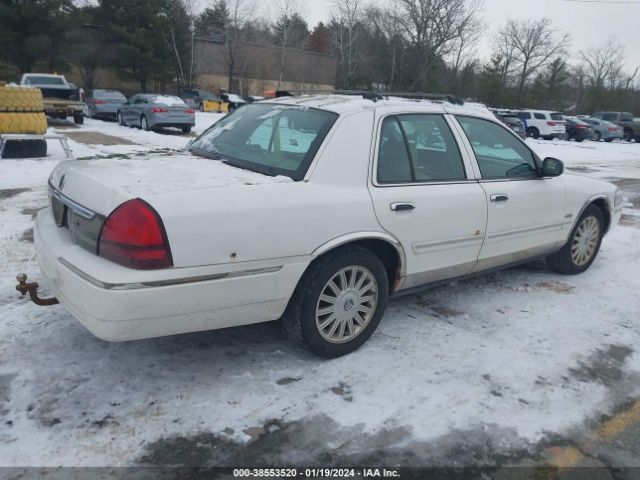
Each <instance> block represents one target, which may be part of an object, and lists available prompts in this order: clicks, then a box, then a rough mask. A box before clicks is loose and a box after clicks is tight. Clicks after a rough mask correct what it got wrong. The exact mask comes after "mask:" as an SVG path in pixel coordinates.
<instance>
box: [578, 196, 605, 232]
mask: <svg viewBox="0 0 640 480" xmlns="http://www.w3.org/2000/svg"><path fill="white" fill-rule="evenodd" d="M591 205H595V206H596V207H598V208H599V209H600V210H601V211H602V216H603V217H604V233H607V232H608V231H609V228H610V227H611V205H610V203H609V198H608V197H607V196H606V195H604V194H600V195H594V196H593V197H591V198H589V199H588V200H587V201H586V202H585V204H584V205H583V206H582V208H581V209H580V212H579V213H578V215H577V216H576V219H575V222H574V225H573V226H572V227H571V231H573V228H574V227H575V225H576V224H577V223H578V220H579V219H580V217H581V216H582V214H583V213H584V211H585V210H586V209H587V208H589V207H590V206H591Z"/></svg>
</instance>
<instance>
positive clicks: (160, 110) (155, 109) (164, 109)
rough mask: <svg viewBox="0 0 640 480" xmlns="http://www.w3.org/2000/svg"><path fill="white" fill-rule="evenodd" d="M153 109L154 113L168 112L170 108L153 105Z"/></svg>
mask: <svg viewBox="0 0 640 480" xmlns="http://www.w3.org/2000/svg"><path fill="white" fill-rule="evenodd" d="M151 111H152V112H153V113H167V112H168V111H169V110H168V109H166V108H160V107H153V108H152V109H151Z"/></svg>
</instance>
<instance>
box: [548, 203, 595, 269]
mask: <svg viewBox="0 0 640 480" xmlns="http://www.w3.org/2000/svg"><path fill="white" fill-rule="evenodd" d="M603 234H604V217H603V215H602V210H600V209H599V208H598V207H597V206H595V205H590V206H589V207H587V209H586V210H585V211H584V213H583V214H582V215H581V216H580V218H579V219H578V222H577V223H576V226H575V227H574V228H573V231H572V232H571V235H570V236H569V240H568V241H567V243H566V244H565V246H564V247H562V249H561V250H560V251H558V252H557V253H554V254H553V255H551V256H549V257H547V263H548V264H549V266H550V267H551V268H552V269H553V270H554V271H556V272H558V273H564V274H565V275H575V274H578V273H582V272H584V271H585V270H586V269H588V268H589V267H590V266H591V264H592V263H593V261H594V260H595V259H596V256H597V255H598V251H599V250H600V244H601V243H602V236H603Z"/></svg>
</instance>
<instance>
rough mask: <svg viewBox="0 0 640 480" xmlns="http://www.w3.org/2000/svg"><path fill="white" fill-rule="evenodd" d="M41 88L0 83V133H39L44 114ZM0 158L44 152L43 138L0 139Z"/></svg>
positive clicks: (44, 123)
mask: <svg viewBox="0 0 640 480" xmlns="http://www.w3.org/2000/svg"><path fill="white" fill-rule="evenodd" d="M43 108H44V105H43V104H42V91H40V89H38V88H26V87H18V86H2V85H0V135H3V134H30V135H43V134H45V133H46V132H47V117H46V116H45V114H44V112H43ZM0 153H1V154H2V155H1V158H37V157H46V156H47V141H46V140H6V141H1V142H0Z"/></svg>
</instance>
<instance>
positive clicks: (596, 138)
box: [593, 130, 611, 142]
mask: <svg viewBox="0 0 640 480" xmlns="http://www.w3.org/2000/svg"><path fill="white" fill-rule="evenodd" d="M593 139H594V140H595V141H596V142H599V141H600V140H602V134H601V133H600V132H598V131H597V130H596V133H595V136H594V137H593ZM607 141H608V142H610V141H611V140H607Z"/></svg>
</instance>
